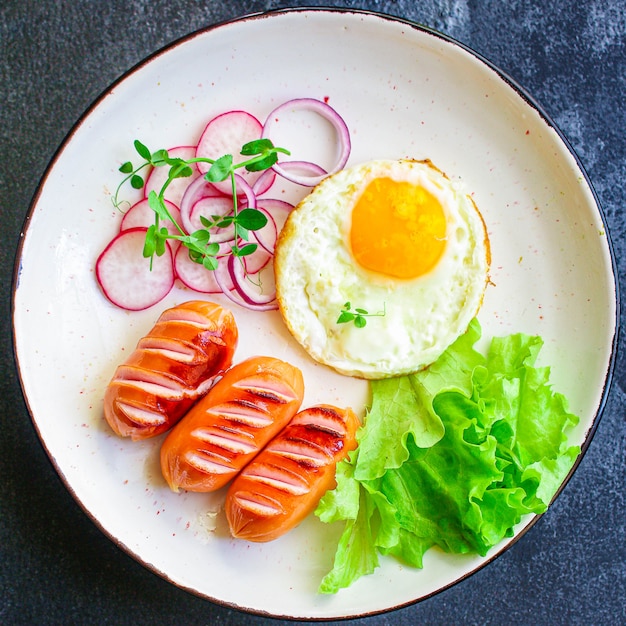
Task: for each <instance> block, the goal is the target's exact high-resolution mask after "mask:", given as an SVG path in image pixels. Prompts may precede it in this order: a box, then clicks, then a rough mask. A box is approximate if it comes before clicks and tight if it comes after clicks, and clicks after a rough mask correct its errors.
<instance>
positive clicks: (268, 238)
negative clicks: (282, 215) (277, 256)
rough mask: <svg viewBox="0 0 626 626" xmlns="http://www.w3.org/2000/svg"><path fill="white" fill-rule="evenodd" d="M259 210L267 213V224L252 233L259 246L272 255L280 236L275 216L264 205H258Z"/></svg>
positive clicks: (264, 213)
mask: <svg viewBox="0 0 626 626" xmlns="http://www.w3.org/2000/svg"><path fill="white" fill-rule="evenodd" d="M257 211H259V212H260V213H263V215H265V217H266V218H267V224H265V226H264V227H263V228H260V229H259V230H255V231H253V232H252V235H253V237H254V238H255V239H256V240H257V242H258V244H259V246H260V247H261V248H262V249H263V250H265V251H266V252H267V253H269V254H270V255H272V254H274V248H276V238H277V237H278V229H277V228H276V221H275V220H274V216H273V215H272V214H271V213H270V212H269V211H268V210H267V209H265V208H264V207H260V206H258V207H257ZM253 273H254V272H253Z"/></svg>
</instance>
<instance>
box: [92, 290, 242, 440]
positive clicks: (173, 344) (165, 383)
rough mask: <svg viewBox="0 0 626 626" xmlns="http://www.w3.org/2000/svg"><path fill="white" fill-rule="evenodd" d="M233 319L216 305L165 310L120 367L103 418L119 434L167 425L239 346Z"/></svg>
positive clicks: (149, 432) (137, 434)
mask: <svg viewBox="0 0 626 626" xmlns="http://www.w3.org/2000/svg"><path fill="white" fill-rule="evenodd" d="M237 340H238V330H237V325H236V323H235V318H234V317H233V315H232V313H231V312H230V311H228V310H227V309H224V308H222V307H221V306H219V305H218V304H214V303H212V302H204V301H199V300H198V301H190V302H185V303H183V304H180V305H178V306H176V307H173V308H171V309H168V310H166V311H164V312H163V313H162V314H161V316H160V317H159V319H158V320H157V323H156V325H155V326H154V328H153V329H152V330H151V331H150V332H149V333H148V334H147V335H146V336H145V337H143V338H142V339H141V340H140V341H139V343H138V344H137V347H136V348H135V350H134V351H133V352H132V354H131V355H130V356H129V357H128V359H127V360H126V362H125V363H123V364H122V365H120V366H119V367H118V368H117V369H116V371H115V374H114V376H113V379H112V380H111V382H110V383H109V385H108V387H107V389H106V392H105V395H104V416H105V418H106V421H107V422H108V423H109V425H110V426H111V428H112V429H113V430H114V431H115V432H116V433H117V434H118V435H120V436H121V437H131V438H132V439H145V438H147V437H152V436H154V435H159V434H160V433H162V432H164V431H166V430H168V429H169V428H171V427H172V426H173V425H174V424H175V423H176V422H178V420H179V419H180V418H181V417H182V416H183V415H184V414H185V413H187V411H188V410H189V408H190V407H191V406H192V405H193V403H194V402H196V400H197V399H198V398H199V397H201V396H202V395H204V394H205V393H206V392H207V391H208V390H209V388H210V387H211V385H212V384H213V382H214V379H215V377H216V376H217V375H218V374H220V373H221V372H223V371H224V370H225V369H227V368H228V367H229V366H230V364H231V362H232V358H233V353H234V351H235V348H236V346H237Z"/></svg>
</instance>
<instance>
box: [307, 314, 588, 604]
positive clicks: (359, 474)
mask: <svg viewBox="0 0 626 626" xmlns="http://www.w3.org/2000/svg"><path fill="white" fill-rule="evenodd" d="M480 336H481V329H480V325H479V323H478V321H477V320H473V321H472V323H471V324H470V326H469V328H468V330H467V332H466V333H465V334H464V335H462V336H461V337H459V339H458V340H457V341H456V342H455V343H454V344H453V345H452V346H450V348H448V350H446V351H445V352H444V354H442V356H441V357H440V358H439V359H438V360H437V361H436V362H435V363H433V364H432V365H431V366H430V367H428V368H427V369H426V370H424V371H422V372H418V373H416V374H412V375H410V376H402V377H398V378H392V379H387V380H382V381H372V383H371V389H372V404H371V408H370V410H369V411H368V413H367V416H366V419H365V423H364V425H363V427H362V428H361V429H360V431H359V433H358V441H359V447H358V448H357V450H356V451H354V452H353V453H352V454H351V456H350V457H349V458H348V459H347V460H345V461H342V462H341V463H340V464H339V465H338V467H337V487H336V488H335V489H334V490H332V491H329V492H328V493H327V494H326V495H325V496H324V497H323V498H322V500H321V501H320V503H319V505H318V508H317V510H316V514H317V515H318V516H319V517H320V519H321V520H322V521H324V522H328V523H331V522H337V521H340V520H342V521H344V523H345V528H344V532H343V534H342V536H341V539H340V541H339V545H338V546H337V551H336V554H335V562H334V566H333V568H332V570H331V571H330V572H329V573H328V574H327V575H326V576H325V577H324V579H323V580H322V582H321V585H320V588H319V591H320V592H321V593H336V592H338V591H339V590H340V589H341V588H343V587H347V586H349V585H350V584H352V583H353V582H354V581H355V580H357V579H358V578H359V577H360V576H363V575H367V574H370V573H372V572H373V571H374V570H375V568H376V567H378V564H379V561H378V554H384V555H391V556H393V557H395V558H397V559H399V560H400V561H402V562H403V563H406V564H408V565H411V566H413V567H422V560H423V555H424V553H425V552H426V551H427V550H429V549H430V548H432V547H433V546H438V547H439V548H440V549H441V550H444V551H446V552H452V553H459V554H463V553H476V554H480V555H485V554H487V552H488V551H489V550H490V549H491V548H492V547H493V546H495V545H496V544H497V543H499V542H500V541H501V540H502V539H503V538H505V537H511V536H512V535H513V528H514V526H515V525H516V524H518V523H519V522H520V521H521V520H522V518H523V516H524V515H527V514H529V513H542V512H544V511H545V510H546V508H547V506H548V505H549V503H550V501H551V499H552V498H553V497H554V494H555V493H556V491H557V490H558V488H559V487H560V485H561V484H562V482H563V480H564V479H565V477H566V475H567V473H568V472H569V470H570V469H571V467H572V465H573V463H574V462H575V460H576V457H577V456H578V454H579V453H580V448H579V447H578V446H568V445H567V430H568V428H570V427H571V426H573V425H575V424H576V423H577V421H578V418H577V417H576V416H575V415H573V414H571V413H569V412H568V410H567V402H566V399H565V398H564V397H563V396H562V395H560V394H558V393H555V392H553V390H552V389H551V386H550V384H549V377H550V370H549V368H547V367H535V362H536V359H537V356H538V354H539V352H540V350H541V347H542V345H543V342H542V340H541V339H540V338H539V337H532V336H528V335H524V334H521V333H520V334H515V335H510V336H508V337H500V338H495V339H493V340H492V341H491V344H490V346H489V349H488V352H487V354H486V356H484V355H482V354H481V353H479V352H478V351H476V350H475V348H474V346H475V344H476V342H477V341H478V340H479V339H480Z"/></svg>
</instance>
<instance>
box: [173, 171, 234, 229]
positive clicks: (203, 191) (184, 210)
mask: <svg viewBox="0 0 626 626" xmlns="http://www.w3.org/2000/svg"><path fill="white" fill-rule="evenodd" d="M215 197H224V194H223V193H222V192H221V191H219V190H218V189H217V188H216V187H215V185H213V183H210V182H209V181H208V180H207V179H206V178H204V176H198V178H196V179H195V180H194V181H193V182H192V183H191V184H190V185H189V187H187V190H186V191H185V193H184V194H183V197H182V199H181V201H180V205H179V206H180V222H181V225H182V227H183V229H184V230H185V232H187V233H192V232H193V231H194V230H197V228H196V227H194V225H193V223H192V221H191V212H192V210H193V207H194V205H195V204H196V202H198V200H200V199H202V198H215ZM231 204H232V200H231Z"/></svg>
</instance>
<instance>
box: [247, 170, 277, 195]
mask: <svg viewBox="0 0 626 626" xmlns="http://www.w3.org/2000/svg"><path fill="white" fill-rule="evenodd" d="M275 180H276V172H275V171H274V170H273V169H272V168H271V167H270V168H269V169H268V170H264V171H263V172H262V173H261V175H260V176H259V177H258V178H257V179H256V180H255V181H254V184H253V185H252V191H254V193H255V195H256V196H262V195H263V194H264V193H266V192H268V191H269V190H270V187H271V186H272V185H273V184H274V181H275Z"/></svg>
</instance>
